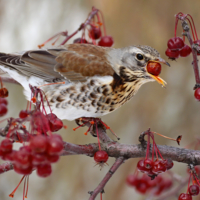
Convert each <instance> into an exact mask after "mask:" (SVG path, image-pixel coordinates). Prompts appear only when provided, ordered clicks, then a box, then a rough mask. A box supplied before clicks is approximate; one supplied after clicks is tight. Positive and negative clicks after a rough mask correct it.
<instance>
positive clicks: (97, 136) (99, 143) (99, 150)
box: [95, 121, 101, 151]
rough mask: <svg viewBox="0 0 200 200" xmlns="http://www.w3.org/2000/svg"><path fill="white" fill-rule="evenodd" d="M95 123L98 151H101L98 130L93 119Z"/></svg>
mask: <svg viewBox="0 0 200 200" xmlns="http://www.w3.org/2000/svg"><path fill="white" fill-rule="evenodd" d="M95 124H96V132H97V139H98V145H99V151H101V145H100V140H99V131H98V127H97V122H96V121H95Z"/></svg>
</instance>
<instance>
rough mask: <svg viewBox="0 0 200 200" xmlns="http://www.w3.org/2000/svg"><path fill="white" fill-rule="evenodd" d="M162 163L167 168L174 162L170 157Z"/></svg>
mask: <svg viewBox="0 0 200 200" xmlns="http://www.w3.org/2000/svg"><path fill="white" fill-rule="evenodd" d="M163 163H164V165H165V167H166V169H167V170H169V169H171V168H172V167H173V166H174V163H173V161H172V160H171V159H170V158H169V159H166V160H163Z"/></svg>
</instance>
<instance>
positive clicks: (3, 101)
mask: <svg viewBox="0 0 200 200" xmlns="http://www.w3.org/2000/svg"><path fill="white" fill-rule="evenodd" d="M0 104H5V105H8V101H7V100H6V99H5V98H0Z"/></svg>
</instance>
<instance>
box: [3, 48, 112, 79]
mask: <svg viewBox="0 0 200 200" xmlns="http://www.w3.org/2000/svg"><path fill="white" fill-rule="evenodd" d="M106 51H107V49H106V48H102V47H98V46H94V45H85V44H71V45H66V46H61V47H60V48H56V49H47V50H35V51H27V52H25V53H24V54H23V55H14V54H13V55H12V54H3V53H0V64H2V65H4V66H7V67H10V68H12V69H15V70H18V71H19V72H21V73H22V74H25V75H27V76H32V75H34V76H37V77H40V78H43V79H45V80H47V81H48V80H50V79H55V78H57V79H63V78H65V79H68V80H70V81H85V80H86V79H87V77H90V76H95V75H99V76H106V75H111V76H112V75H113V74H114V70H113V69H112V67H111V65H110V64H109V63H108V62H107V59H106V56H105V53H106Z"/></svg>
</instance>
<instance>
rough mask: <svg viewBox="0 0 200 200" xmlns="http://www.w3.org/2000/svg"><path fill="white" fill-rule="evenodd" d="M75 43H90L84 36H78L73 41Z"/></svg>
mask: <svg viewBox="0 0 200 200" xmlns="http://www.w3.org/2000/svg"><path fill="white" fill-rule="evenodd" d="M73 43H86V44H87V43H88V41H87V40H86V39H83V38H77V39H75V40H74V41H73Z"/></svg>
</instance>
